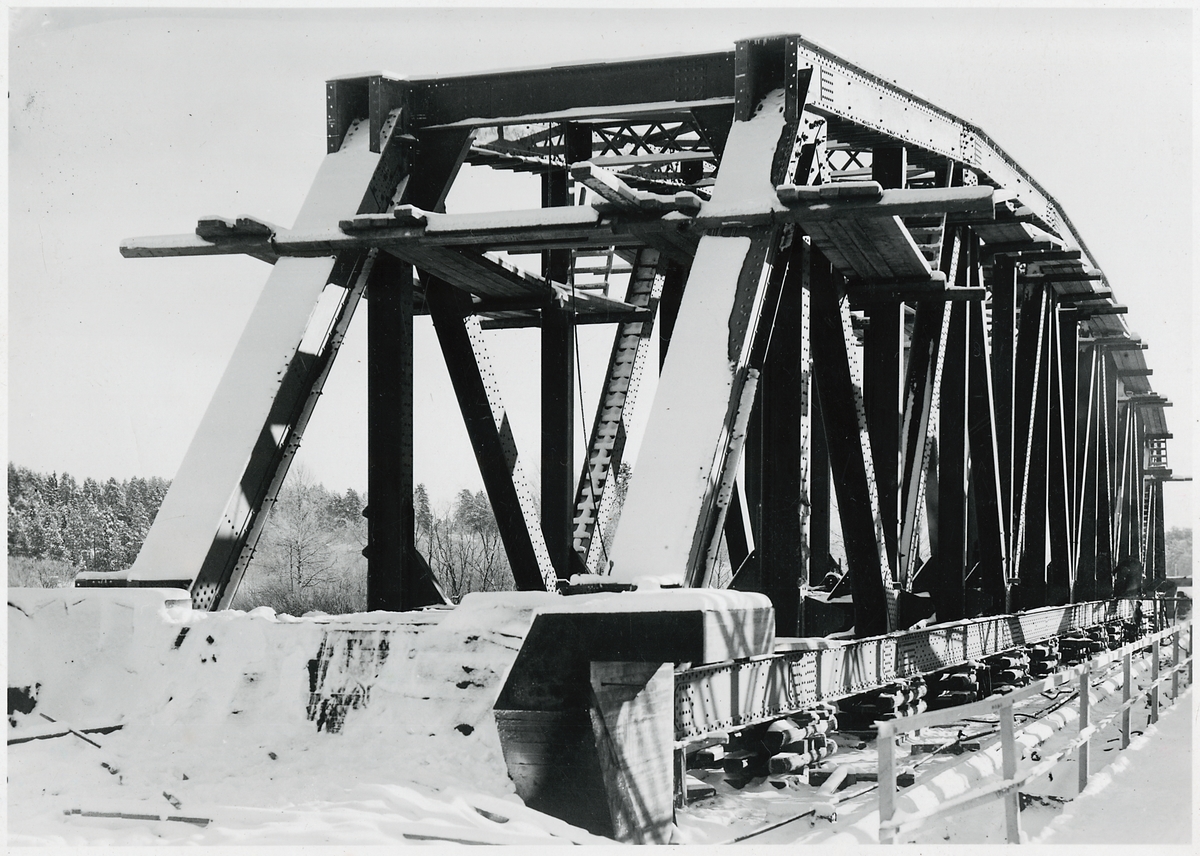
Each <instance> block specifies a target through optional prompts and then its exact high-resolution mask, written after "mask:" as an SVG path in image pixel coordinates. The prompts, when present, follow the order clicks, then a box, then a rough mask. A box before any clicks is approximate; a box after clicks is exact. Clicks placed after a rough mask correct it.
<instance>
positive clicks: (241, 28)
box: [8, 8, 1193, 525]
mask: <svg viewBox="0 0 1200 856" xmlns="http://www.w3.org/2000/svg"><path fill="white" fill-rule="evenodd" d="M9 23H10V34H9V68H10V75H11V80H10V96H9V102H8V103H9V120H10V132H9V217H10V222H9V226H10V228H9V275H10V279H9V319H8V328H9V343H10V346H9V401H8V404H9V426H8V427H9V435H8V437H9V459H10V460H12V461H14V462H16V463H18V464H22V465H25V466H29V467H33V468H35V469H39V470H46V471H49V470H55V471H58V472H62V471H64V470H66V471H68V472H70V473H72V474H73V475H75V476H77V477H83V476H93V477H97V478H107V477H109V476H116V477H118V478H126V477H129V476H132V475H143V476H149V475H159V476H166V477H170V476H173V475H174V472H175V470H176V468H177V466H178V464H179V462H180V460H181V459H182V456H183V453H184V450H185V449H186V447H187V444H188V443H189V442H190V440H191V437H192V432H193V431H194V429H195V426H196V424H197V423H198V422H199V419H200V416H201V414H202V413H203V411H204V408H205V407H206V406H207V403H208V400H209V397H210V395H211V394H212V391H213V389H214V388H215V386H216V383H217V380H218V379H219V377H220V375H221V372H222V371H223V369H224V367H225V363H226V361H227V359H228V357H229V355H230V353H231V352H232V349H233V347H234V344H235V342H236V341H237V338H238V336H239V334H240V332H241V329H242V326H243V324H244V323H245V321H246V318H247V317H248V315H249V312H250V309H251V307H252V306H253V304H254V302H255V300H256V298H257V295H258V292H259V290H260V288H261V286H262V283H263V282H264V281H265V279H266V275H267V267H266V266H265V265H264V264H263V263H261V262H258V261H255V260H252V259H243V258H199V259H163V260H124V259H122V258H121V257H120V255H119V253H118V251H117V247H118V244H119V242H120V240H121V239H122V238H125V237H129V236H134V235H153V234H166V233H182V232H188V231H190V230H191V229H192V228H193V227H194V226H195V222H196V220H197V219H198V218H199V217H200V216H203V215H207V214H214V213H220V214H225V215H242V214H250V215H255V216H258V217H261V218H263V219H266V220H269V221H272V222H275V223H279V224H282V225H285V226H286V225H290V224H291V223H292V221H293V219H294V217H295V213H296V211H297V210H298V208H299V205H300V202H301V200H302V199H303V196H304V194H305V192H306V190H307V188H308V185H309V183H310V181H311V178H312V176H313V174H314V172H315V170H316V168H317V165H318V163H319V161H320V159H321V157H322V156H323V154H324V151H325V124H324V122H325V103H324V81H325V80H326V79H327V78H330V77H334V76H338V75H344V74H348V73H353V72H365V71H374V70H386V71H390V72H394V73H398V74H409V75H413V76H426V75H431V74H461V73H466V72H471V71H480V70H488V69H495V68H508V67H520V66H537V65H545V64H550V63H563V62H580V61H596V60H605V59H618V58H622V57H631V56H647V55H655V54H664V53H677V52H701V51H708V50H728V49H732V47H733V42H734V40H735V39H737V38H743V37H747V36H754V35H763V34H768V33H781V32H796V33H800V34H802V35H804V36H805V37H807V38H809V39H812V40H814V41H816V42H818V43H820V44H822V45H823V46H825V47H827V48H829V49H831V50H833V51H834V52H835V53H838V54H839V55H841V56H843V57H845V58H847V59H849V60H851V61H853V62H855V63H857V64H859V65H862V66H864V67H865V68H867V69H869V70H871V71H873V72H875V73H877V74H879V75H881V76H883V77H886V78H888V79H891V80H894V81H896V82H897V83H898V84H900V85H901V86H903V87H905V88H907V89H910V90H912V91H914V92H916V93H918V94H920V95H922V96H924V97H926V98H928V99H930V100H932V101H933V102H934V103H936V104H938V105H939V106H941V107H943V108H945V109H947V110H949V111H951V112H953V113H955V114H957V115H960V116H962V117H964V118H966V119H969V120H971V121H973V122H975V123H976V124H978V125H979V126H981V127H982V128H983V129H984V130H985V131H987V132H988V134H989V135H991V136H992V138H993V139H995V140H996V141H997V142H998V143H999V144H1000V145H1001V146H1002V147H1003V148H1004V149H1005V150H1006V151H1007V152H1008V153H1009V154H1010V155H1011V156H1012V157H1014V158H1015V159H1016V160H1017V161H1018V162H1019V163H1020V164H1021V165H1022V166H1023V167H1024V168H1025V169H1026V170H1028V171H1029V172H1030V173H1031V174H1032V175H1033V176H1034V177H1035V178H1037V179H1038V181H1039V182H1041V183H1042V185H1043V186H1044V187H1045V188H1046V189H1047V190H1048V191H1049V192H1050V193H1051V194H1053V195H1054V196H1055V197H1056V198H1057V199H1058V201H1059V202H1060V204H1061V205H1062V206H1063V207H1064V208H1065V209H1066V211H1067V212H1068V214H1069V216H1070V217H1071V218H1072V220H1073V222H1074V223H1075V226H1076V228H1077V229H1078V230H1079V232H1080V234H1081V235H1082V236H1083V239H1084V240H1085V241H1086V242H1087V243H1088V246H1089V248H1090V249H1091V251H1092V253H1093V254H1094V255H1095V256H1096V258H1097V261H1098V262H1099V264H1100V265H1101V266H1102V267H1103V268H1104V270H1105V272H1106V273H1107V274H1108V276H1109V279H1110V281H1111V283H1112V285H1113V287H1114V290H1115V292H1116V296H1117V297H1118V299H1119V300H1121V301H1122V302H1124V303H1126V304H1128V305H1129V307H1130V314H1129V316H1128V321H1129V324H1130V326H1131V327H1132V328H1133V329H1134V330H1135V331H1137V332H1138V333H1139V334H1141V336H1142V337H1143V338H1144V339H1145V340H1146V341H1148V342H1149V343H1150V350H1149V351H1148V352H1147V359H1148V361H1149V363H1150V365H1151V366H1152V367H1153V369H1154V377H1153V378H1152V381H1153V384H1154V387H1155V389H1156V390H1157V391H1158V392H1161V393H1163V394H1165V395H1166V396H1168V397H1169V398H1170V399H1171V400H1172V401H1174V402H1175V407H1174V408H1173V409H1172V410H1169V411H1168V419H1169V422H1170V424H1171V428H1172V430H1173V432H1174V434H1175V439H1174V440H1173V441H1172V442H1171V446H1170V455H1171V463H1172V465H1173V467H1174V469H1175V471H1176V473H1177V474H1183V475H1190V474H1191V472H1192V455H1191V443H1192V432H1191V421H1192V420H1191V400H1192V394H1191V393H1192V372H1191V368H1192V329H1193V327H1192V317H1191V293H1192V250H1191V233H1192V232H1191V214H1192V196H1191V189H1192V172H1191V169H1192V167H1191V154H1192V109H1191V108H1192V103H1193V99H1192V87H1191V80H1192V66H1191V43H1192V38H1193V22H1192V16H1191V13H1190V11H1188V10H1182V9H1181V10H1173V11H1161V10H1160V11H1151V12H1143V11H1128V10H1125V11H1110V10H1061V9H1060V10H1052V11H1047V10H1036V9H1024V10H1017V11H999V10H986V9H981V10H944V9H917V10H900V9H887V10H878V9H851V10H842V11H830V10H821V9H797V8H789V9H767V10H749V11H747V10H740V9H736V10H729V9H723V10H718V9H709V10H695V9H688V10H685V9H682V8H673V9H660V10H652V11H634V10H603V11H601V10H590V9H578V10H568V9H552V8H537V9H525V10H488V9H458V10H453V9H441V8H412V9H391V10H354V11H331V10H295V9H292V10H257V11H249V12H243V11H235V10H208V11H195V10H191V11H183V10H169V11H168V10H158V11H151V12H131V11H128V10H94V9H93V10H87V9H53V10H52V9H18V10H13V11H11V12H10V21H9ZM535 194H536V188H535V187H534V186H533V185H532V183H530V184H528V185H526V186H524V188H523V189H522V188H516V189H514V190H513V191H512V193H511V194H507V193H506V194H505V195H504V196H502V197H500V198H497V197H496V196H495V195H494V194H493V195H492V196H491V197H487V196H483V197H481V196H479V195H476V197H475V198H474V199H471V198H469V197H468V195H467V194H464V193H462V192H459V193H456V194H454V195H453V196H452V197H451V199H450V202H449V208H450V210H459V211H462V210H466V208H467V206H468V205H470V206H471V207H510V205H511V207H526V206H528V205H536V195H535ZM355 320H356V323H355V327H354V329H352V331H351V335H350V336H349V337H348V338H347V341H346V345H345V347H344V348H343V351H342V355H341V357H340V358H339V361H338V363H337V364H336V366H335V369H334V371H333V373H332V376H331V378H330V380H329V383H328V384H327V386H326V395H325V396H324V397H323V399H322V402H321V405H320V407H319V408H318V410H317V412H316V414H315V415H314V417H313V420H312V423H311V424H310V426H309V430H308V432H307V435H306V438H305V444H304V447H303V449H302V452H301V456H302V459H303V460H304V461H305V462H306V463H307V464H308V466H309V468H310V469H311V470H312V471H313V472H314V473H315V475H316V476H317V477H318V478H319V479H321V480H322V481H324V482H325V483H326V484H327V485H328V486H330V487H333V488H337V489H344V488H345V487H348V486H353V487H355V488H358V489H360V490H361V489H363V488H365V486H366V454H365V444H366V438H365V421H364V406H365V398H366V380H365V371H364V362H363V359H364V338H365V336H364V335H363V322H364V321H365V317H364V316H363V310H362V309H360V317H358V318H356V319H355ZM417 327H418V333H417V335H418V339H417V372H418V381H417V390H416V405H417V426H416V444H417V463H416V469H417V472H416V476H417V480H418V481H424V482H426V483H427V484H428V485H429V487H430V489H431V492H432V493H433V495H434V498H435V500H442V501H444V500H448V499H449V498H450V496H451V495H452V494H453V493H454V492H455V491H456V490H457V489H458V488H459V487H464V486H465V487H472V488H478V487H480V486H481V482H480V479H479V476H478V472H477V470H476V468H475V464H474V459H473V457H472V455H471V452H470V447H469V445H468V444H467V441H466V435H465V432H464V431H463V429H462V427H461V420H460V418H459V415H458V411H457V406H456V404H455V402H454V397H453V393H452V392H451V390H450V386H449V382H448V380H447V378H446V375H445V370H444V368H443V367H442V365H441V359H440V356H439V355H438V353H437V350H436V343H435V340H434V337H433V335H432V331H431V329H430V328H429V325H428V322H427V321H424V320H421V319H419V320H418V323H417ZM589 332H590V335H589V336H587V337H585V338H583V339H582V340H581V344H582V346H583V347H584V348H585V349H589V347H591V350H592V351H594V352H595V353H593V355H592V356H591V357H590V358H589V356H588V355H587V354H585V356H584V373H585V374H584V378H583V382H584V388H585V392H588V391H589V390H590V391H592V392H590V393H589V397H590V395H591V394H594V390H596V389H597V387H598V382H599V380H600V374H601V373H602V372H603V363H604V361H605V359H606V358H607V353H608V347H609V344H610V343H611V328H599V329H598V330H595V331H589ZM491 335H492V337H493V342H494V347H493V355H494V357H495V359H496V361H497V363H498V364H499V367H500V369H501V375H502V377H504V378H505V379H506V380H509V381H511V382H510V383H509V384H508V386H507V387H506V389H505V394H506V399H507V402H508V404H509V411H510V413H511V414H512V418H513V422H514V429H515V433H516V437H517V440H518V443H519V445H520V447H521V449H522V450H523V455H524V457H525V458H526V460H527V461H528V462H530V463H532V464H536V459H537V431H538V422H539V413H538V407H537V390H536V384H535V383H532V382H531V383H521V382H519V379H520V377H521V376H522V373H523V371H525V370H529V371H535V370H536V365H537V359H538V347H537V335H536V332H519V331H501V332H497V333H494V334H491ZM526 373H528V372H526ZM530 377H531V379H532V378H535V377H536V374H531V375H530ZM589 407H590V405H589ZM591 418H592V417H591V413H590V412H589V414H588V417H587V424H588V426H589V427H590V424H591ZM1169 491H1170V493H1169V494H1168V525H1181V524H1184V523H1188V522H1190V517H1191V515H1190V511H1189V510H1188V506H1189V502H1188V499H1189V497H1190V493H1191V491H1190V487H1185V486H1177V485H1171V486H1170V487H1169Z"/></svg>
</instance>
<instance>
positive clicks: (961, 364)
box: [934, 265, 968, 621]
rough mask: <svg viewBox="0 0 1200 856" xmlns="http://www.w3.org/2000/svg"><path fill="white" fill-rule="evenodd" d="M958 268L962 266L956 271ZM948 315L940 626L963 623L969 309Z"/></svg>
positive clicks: (956, 308) (941, 430)
mask: <svg viewBox="0 0 1200 856" xmlns="http://www.w3.org/2000/svg"><path fill="white" fill-rule="evenodd" d="M960 267H961V265H960ZM946 311H947V312H949V313H950V329H949V333H948V341H947V344H946V362H945V365H944V366H943V368H942V389H941V415H940V421H939V424H938V505H937V509H938V512H937V513H938V548H937V566H938V580H939V583H938V586H937V589H936V590H935V591H934V602H935V604H936V609H937V620H938V621H956V620H958V619H960V618H967V617H968V615H967V593H966V575H967V568H966V564H967V419H966V416H967V357H968V353H967V304H966V303H962V302H956V303H952V304H950V306H949V308H948V309H947V310H946Z"/></svg>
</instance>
